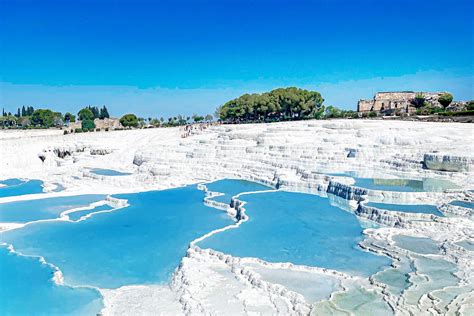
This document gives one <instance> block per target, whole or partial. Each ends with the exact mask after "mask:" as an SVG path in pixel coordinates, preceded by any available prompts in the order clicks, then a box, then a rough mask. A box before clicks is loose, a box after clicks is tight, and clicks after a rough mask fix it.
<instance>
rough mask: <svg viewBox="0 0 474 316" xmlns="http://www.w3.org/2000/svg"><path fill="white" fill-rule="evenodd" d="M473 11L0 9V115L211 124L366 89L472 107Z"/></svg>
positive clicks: (458, 3) (269, 4) (135, 6)
mask: <svg viewBox="0 0 474 316" xmlns="http://www.w3.org/2000/svg"><path fill="white" fill-rule="evenodd" d="M472 12H474V1H472V0H451V1H448V0H431V1H418V0H412V1H408V0H402V1H395V0H392V1H388V0H377V1H370V0H360V1H343V0H314V1H298V0H293V1H290V0H287V1H281V0H275V1H268V0H254V1H238V0H227V1H226V0H221V1H213V0H212V1H211V0H208V1H204V0H195V1H190V0H188V1H180V0H176V1H143V0H138V1H131V0H128V1H125V0H122V1H111V0H108V1H105V0H96V1H79V0H75V1H64V0H63V1H48V0H42V1H22V0H15V1H12V0H0V107H4V108H5V109H6V110H9V111H11V112H15V111H16V108H17V107H18V106H22V105H32V106H34V107H35V108H41V107H43V108H44V107H48V108H53V109H55V110H57V111H62V112H66V111H71V112H77V111H78V110H79V109H80V108H81V107H83V106H86V105H98V106H102V105H107V107H108V108H109V112H111V114H112V115H114V116H120V115H122V114H124V113H128V112H134V113H137V114H138V115H140V116H143V117H161V116H164V117H168V116H175V115H177V114H184V115H189V114H192V113H198V114H207V113H213V112H214V110H215V108H216V107H218V106H219V105H221V104H223V103H225V102H226V101H228V100H230V99H232V98H235V97H238V96H239V95H241V94H243V93H255V92H264V91H269V90H271V89H274V88H277V87H286V86H298V87H301V88H305V89H311V90H316V91H319V92H321V94H322V95H323V98H324V99H325V104H327V105H335V106H338V107H341V108H345V109H355V108H356V105H357V100H359V99H368V98H372V97H373V94H374V93H375V92H377V91H387V90H414V91H449V92H452V93H453V94H454V97H455V99H457V100H469V99H474V84H473V82H474V48H473V46H474V24H473V23H474V22H473V21H474V20H473V19H472Z"/></svg>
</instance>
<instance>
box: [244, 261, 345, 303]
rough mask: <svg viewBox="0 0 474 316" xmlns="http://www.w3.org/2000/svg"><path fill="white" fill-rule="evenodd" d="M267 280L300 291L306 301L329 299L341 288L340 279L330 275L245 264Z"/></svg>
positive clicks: (314, 301) (313, 301)
mask: <svg viewBox="0 0 474 316" xmlns="http://www.w3.org/2000/svg"><path fill="white" fill-rule="evenodd" d="M245 266H246V267H248V268H250V269H251V270H253V271H255V272H257V273H258V274H259V275H260V276H261V278H262V279H263V280H265V281H267V282H270V283H275V284H281V285H283V286H284V287H286V288H287V289H289V290H290V291H294V292H296V293H300V294H301V295H303V296H304V298H305V301H306V302H308V303H316V302H318V301H321V300H324V299H329V298H330V295H331V293H332V292H334V291H340V290H341V289H342V287H341V285H340V281H339V280H338V279H337V278H336V277H335V276H331V275H325V274H319V273H310V272H304V271H293V270H289V269H283V268H266V267H264V266H262V265H259V264H246V265H245Z"/></svg>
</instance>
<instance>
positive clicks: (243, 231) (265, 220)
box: [199, 191, 391, 276]
mask: <svg viewBox="0 0 474 316" xmlns="http://www.w3.org/2000/svg"><path fill="white" fill-rule="evenodd" d="M241 199H242V200H244V201H246V202H248V203H247V204H246V205H245V208H246V212H247V214H248V216H249V221H247V222H245V223H243V224H242V225H241V226H240V227H239V228H237V229H231V230H227V231H224V232H222V233H219V234H216V235H214V236H211V237H209V238H208V239H206V240H204V241H202V242H200V243H199V246H200V247H203V248H212V249H216V250H218V251H222V252H224V253H229V254H231V255H234V256H238V257H257V258H261V259H263V260H266V261H269V262H291V263H295V264H302V265H308V266H318V267H325V268H331V269H335V270H340V271H345V272H349V273H354V274H357V275H364V276H368V275H371V274H373V273H375V272H377V271H378V270H380V268H382V267H384V266H387V265H389V264H390V262H391V261H390V260H389V259H388V258H386V257H383V256H377V255H375V254H372V253H369V252H365V251H363V250H361V249H360V248H359V247H358V246H357V244H358V242H359V241H360V240H361V238H362V227H361V226H360V224H359V222H358V221H357V219H356V217H355V216H354V215H353V214H351V213H349V212H345V211H343V210H341V209H339V208H337V207H335V206H332V205H330V203H329V200H328V199H326V198H322V197H319V196H315V195H310V194H302V193H291V192H281V191H279V192H267V193H258V194H249V195H243V196H241Z"/></svg>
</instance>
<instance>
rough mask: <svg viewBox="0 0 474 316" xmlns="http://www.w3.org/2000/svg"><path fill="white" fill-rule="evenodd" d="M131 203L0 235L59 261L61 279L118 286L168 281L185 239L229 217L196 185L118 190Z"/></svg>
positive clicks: (27, 250)
mask: <svg viewBox="0 0 474 316" xmlns="http://www.w3.org/2000/svg"><path fill="white" fill-rule="evenodd" d="M115 197H117V198H122V199H127V200H128V201H129V204H130V206H129V207H126V208H123V209H120V210H116V211H113V212H109V213H101V214H95V215H94V216H92V217H90V218H88V219H87V220H85V221H79V222H46V223H34V224H31V225H28V226H27V227H25V228H23V229H19V230H12V231H8V232H5V233H3V234H1V235H0V238H1V239H2V240H3V241H5V242H7V243H10V244H13V245H14V247H15V249H16V250H17V251H18V252H20V253H25V254H31V255H41V256H43V257H45V259H46V261H47V262H50V263H52V264H54V265H56V266H58V267H59V269H60V270H61V271H62V272H63V275H64V278H65V283H66V284H71V285H93V286H97V287H101V288H117V287H119V286H122V285H128V284H151V283H155V284H156V283H166V282H168V281H169V279H170V276H171V274H172V272H173V271H174V270H175V268H176V267H177V266H178V265H179V262H180V260H181V258H182V257H183V256H184V255H185V254H186V249H187V247H188V245H189V242H190V241H192V240H194V239H195V238H197V237H200V236H202V235H204V234H205V233H207V232H209V231H211V230H213V229H216V228H220V227H224V226H226V225H228V224H230V223H232V222H233V221H232V220H231V219H230V218H229V217H228V216H227V215H226V214H225V213H224V212H221V211H218V210H216V209H213V208H209V207H206V206H205V205H204V204H203V203H202V201H203V192H202V191H199V190H197V188H196V187H195V186H189V187H185V188H179V189H172V190H164V191H150V192H143V193H134V194H120V195H117V196H115Z"/></svg>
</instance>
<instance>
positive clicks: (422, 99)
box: [412, 93, 425, 107]
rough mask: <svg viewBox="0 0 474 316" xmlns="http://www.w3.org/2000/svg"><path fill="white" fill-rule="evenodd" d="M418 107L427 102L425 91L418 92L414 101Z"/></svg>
mask: <svg viewBox="0 0 474 316" xmlns="http://www.w3.org/2000/svg"><path fill="white" fill-rule="evenodd" d="M412 103H413V104H414V105H415V106H416V107H421V106H423V105H424V104H425V96H424V95H423V93H417V94H416V95H415V99H413V102H412Z"/></svg>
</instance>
